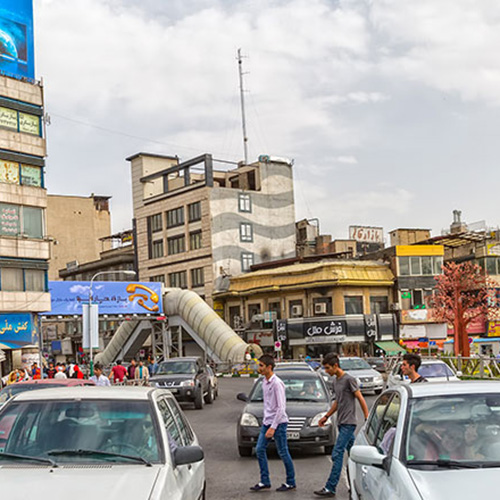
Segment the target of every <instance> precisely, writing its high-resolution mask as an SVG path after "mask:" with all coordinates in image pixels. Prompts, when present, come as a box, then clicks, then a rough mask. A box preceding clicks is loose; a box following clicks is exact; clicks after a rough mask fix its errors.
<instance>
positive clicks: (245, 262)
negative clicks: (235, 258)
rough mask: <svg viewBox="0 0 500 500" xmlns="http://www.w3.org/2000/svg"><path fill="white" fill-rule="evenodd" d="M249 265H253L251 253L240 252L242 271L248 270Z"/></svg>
mask: <svg viewBox="0 0 500 500" xmlns="http://www.w3.org/2000/svg"><path fill="white" fill-rule="evenodd" d="M251 266H253V253H242V254H241V270H242V271H249V270H250V267H251Z"/></svg>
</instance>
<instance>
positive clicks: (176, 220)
mask: <svg viewBox="0 0 500 500" xmlns="http://www.w3.org/2000/svg"><path fill="white" fill-rule="evenodd" d="M183 224H184V207H179V208H175V209H173V210H169V211H168V212H167V227H176V226H182V225H183Z"/></svg>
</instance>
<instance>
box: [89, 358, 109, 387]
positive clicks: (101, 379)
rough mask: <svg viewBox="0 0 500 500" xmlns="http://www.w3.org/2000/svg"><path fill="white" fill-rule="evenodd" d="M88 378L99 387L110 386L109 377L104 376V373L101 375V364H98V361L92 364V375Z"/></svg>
mask: <svg viewBox="0 0 500 500" xmlns="http://www.w3.org/2000/svg"><path fill="white" fill-rule="evenodd" d="M90 380H92V382H94V384H95V385H97V386H100V387H108V386H111V383H110V381H109V378H108V377H106V375H103V373H102V365H100V364H99V363H97V364H96V365H95V366H94V375H92V377H90Z"/></svg>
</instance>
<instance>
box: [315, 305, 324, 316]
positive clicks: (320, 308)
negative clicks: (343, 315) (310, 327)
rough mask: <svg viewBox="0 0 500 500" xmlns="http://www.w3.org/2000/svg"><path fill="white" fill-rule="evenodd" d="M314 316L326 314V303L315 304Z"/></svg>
mask: <svg viewBox="0 0 500 500" xmlns="http://www.w3.org/2000/svg"><path fill="white" fill-rule="evenodd" d="M314 314H326V302H318V303H317V304H314Z"/></svg>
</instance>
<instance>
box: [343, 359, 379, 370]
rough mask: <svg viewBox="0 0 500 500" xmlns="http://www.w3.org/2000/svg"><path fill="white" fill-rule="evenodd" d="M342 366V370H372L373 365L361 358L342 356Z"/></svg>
mask: <svg viewBox="0 0 500 500" xmlns="http://www.w3.org/2000/svg"><path fill="white" fill-rule="evenodd" d="M339 361H340V368H342V370H346V371H351V370H371V369H372V367H371V366H370V365H369V364H368V363H367V362H366V361H365V360H364V359H360V358H340V359H339Z"/></svg>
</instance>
